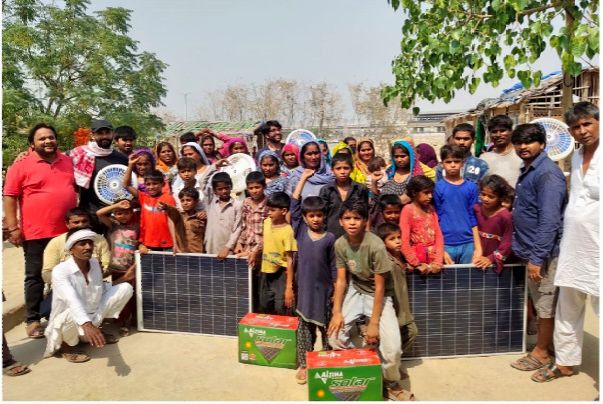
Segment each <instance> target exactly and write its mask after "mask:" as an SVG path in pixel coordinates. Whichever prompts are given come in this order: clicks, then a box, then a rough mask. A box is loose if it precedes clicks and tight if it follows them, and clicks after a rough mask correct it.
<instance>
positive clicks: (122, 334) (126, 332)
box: [119, 327, 130, 337]
mask: <svg viewBox="0 0 603 404" xmlns="http://www.w3.org/2000/svg"><path fill="white" fill-rule="evenodd" d="M128 335H130V327H119V336H120V337H127V336H128Z"/></svg>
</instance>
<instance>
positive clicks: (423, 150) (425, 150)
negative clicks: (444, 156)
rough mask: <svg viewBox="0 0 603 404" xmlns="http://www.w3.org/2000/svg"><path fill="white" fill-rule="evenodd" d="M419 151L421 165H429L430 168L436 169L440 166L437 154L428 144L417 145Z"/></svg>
mask: <svg viewBox="0 0 603 404" xmlns="http://www.w3.org/2000/svg"><path fill="white" fill-rule="evenodd" d="M417 150H418V151H419V160H420V161H421V163H423V164H425V165H427V166H428V167H429V168H434V167H435V166H437V165H438V159H437V157H436V152H435V150H434V148H433V147H431V145H428V144H427V143H421V144H419V145H417Z"/></svg>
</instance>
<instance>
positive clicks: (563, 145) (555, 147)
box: [530, 118, 574, 161]
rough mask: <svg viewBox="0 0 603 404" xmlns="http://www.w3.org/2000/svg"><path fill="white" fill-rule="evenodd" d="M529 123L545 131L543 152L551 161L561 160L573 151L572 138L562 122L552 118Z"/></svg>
mask: <svg viewBox="0 0 603 404" xmlns="http://www.w3.org/2000/svg"><path fill="white" fill-rule="evenodd" d="M530 123H538V124H540V125H542V127H543V128H544V130H545V131H546V148H545V149H544V151H545V152H546V153H547V154H548V156H549V157H550V158H551V160H553V161H559V160H563V159H564V158H566V157H567V156H569V155H570V154H571V153H572V151H573V150H574V138H573V137H572V135H570V133H569V130H568V126H567V125H566V124H565V123H564V122H561V121H560V120H558V119H554V118H538V119H534V120H533V121H532V122H530Z"/></svg>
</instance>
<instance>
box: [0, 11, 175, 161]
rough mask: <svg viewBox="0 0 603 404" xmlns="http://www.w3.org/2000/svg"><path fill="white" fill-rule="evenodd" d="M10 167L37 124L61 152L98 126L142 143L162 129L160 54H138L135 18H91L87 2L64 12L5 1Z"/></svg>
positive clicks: (122, 14) (110, 14)
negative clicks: (129, 132)
mask: <svg viewBox="0 0 603 404" xmlns="http://www.w3.org/2000/svg"><path fill="white" fill-rule="evenodd" d="M2 5H3V12H4V14H3V30H2V34H3V35H2V54H3V60H2V61H3V71H2V79H3V82H4V84H3V90H4V99H3V108H2V118H3V126H2V130H3V135H4V141H5V142H6V144H7V145H9V147H10V148H9V149H8V150H7V149H6V147H5V148H4V161H5V164H6V162H7V161H10V160H12V157H13V156H14V154H15V153H16V152H18V151H19V150H18V149H23V148H25V147H26V143H27V142H26V137H25V136H24V134H25V133H26V132H27V130H28V128H29V127H31V126H32V125H34V124H35V123H36V122H40V121H44V122H47V123H50V124H53V125H55V127H56V128H57V130H58V131H59V133H60V135H61V136H59V142H60V146H61V148H62V149H66V148H69V147H71V146H73V137H72V136H71V134H72V133H73V131H74V130H76V129H77V128H78V127H86V126H89V124H90V121H91V119H92V118H99V117H102V118H106V119H109V120H110V121H111V122H112V123H113V124H114V125H122V124H128V125H130V126H132V127H134V129H135V130H136V131H137V132H138V133H139V139H140V142H141V143H145V141H148V142H149V143H151V141H152V140H154V138H155V135H156V134H157V132H158V130H160V129H161V128H162V127H163V123H162V122H161V120H160V118H159V117H157V116H156V115H154V114H152V113H151V112H150V110H151V108H155V107H159V106H160V105H163V104H162V103H161V98H162V97H163V96H165V94H166V88H165V86H164V85H163V78H162V73H163V71H164V70H165V68H166V67H167V65H166V64H165V63H163V62H162V61H160V60H159V59H158V58H157V57H156V56H155V55H154V54H152V53H149V52H144V51H143V52H138V42H137V41H135V40H133V39H132V38H130V37H129V36H128V32H129V30H130V25H129V21H130V15H131V11H130V10H126V9H124V8H121V7H108V8H106V9H104V10H101V11H98V12H96V13H95V15H90V14H87V13H86V9H87V7H88V5H89V1H88V0H66V1H65V2H64V6H63V7H62V8H61V7H58V6H55V5H52V4H46V3H43V2H41V1H39V0H3V2H2Z"/></svg>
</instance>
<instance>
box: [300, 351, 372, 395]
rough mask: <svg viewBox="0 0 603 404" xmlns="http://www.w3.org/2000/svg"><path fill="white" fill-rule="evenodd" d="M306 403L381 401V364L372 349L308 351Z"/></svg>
mask: <svg viewBox="0 0 603 404" xmlns="http://www.w3.org/2000/svg"><path fill="white" fill-rule="evenodd" d="M306 362H307V365H308V393H309V400H310V401H381V400H383V391H382V387H383V379H382V377H381V361H380V360H379V355H378V354H377V352H375V351H374V350H372V349H347V350H342V351H321V352H308V354H307V356H306Z"/></svg>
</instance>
